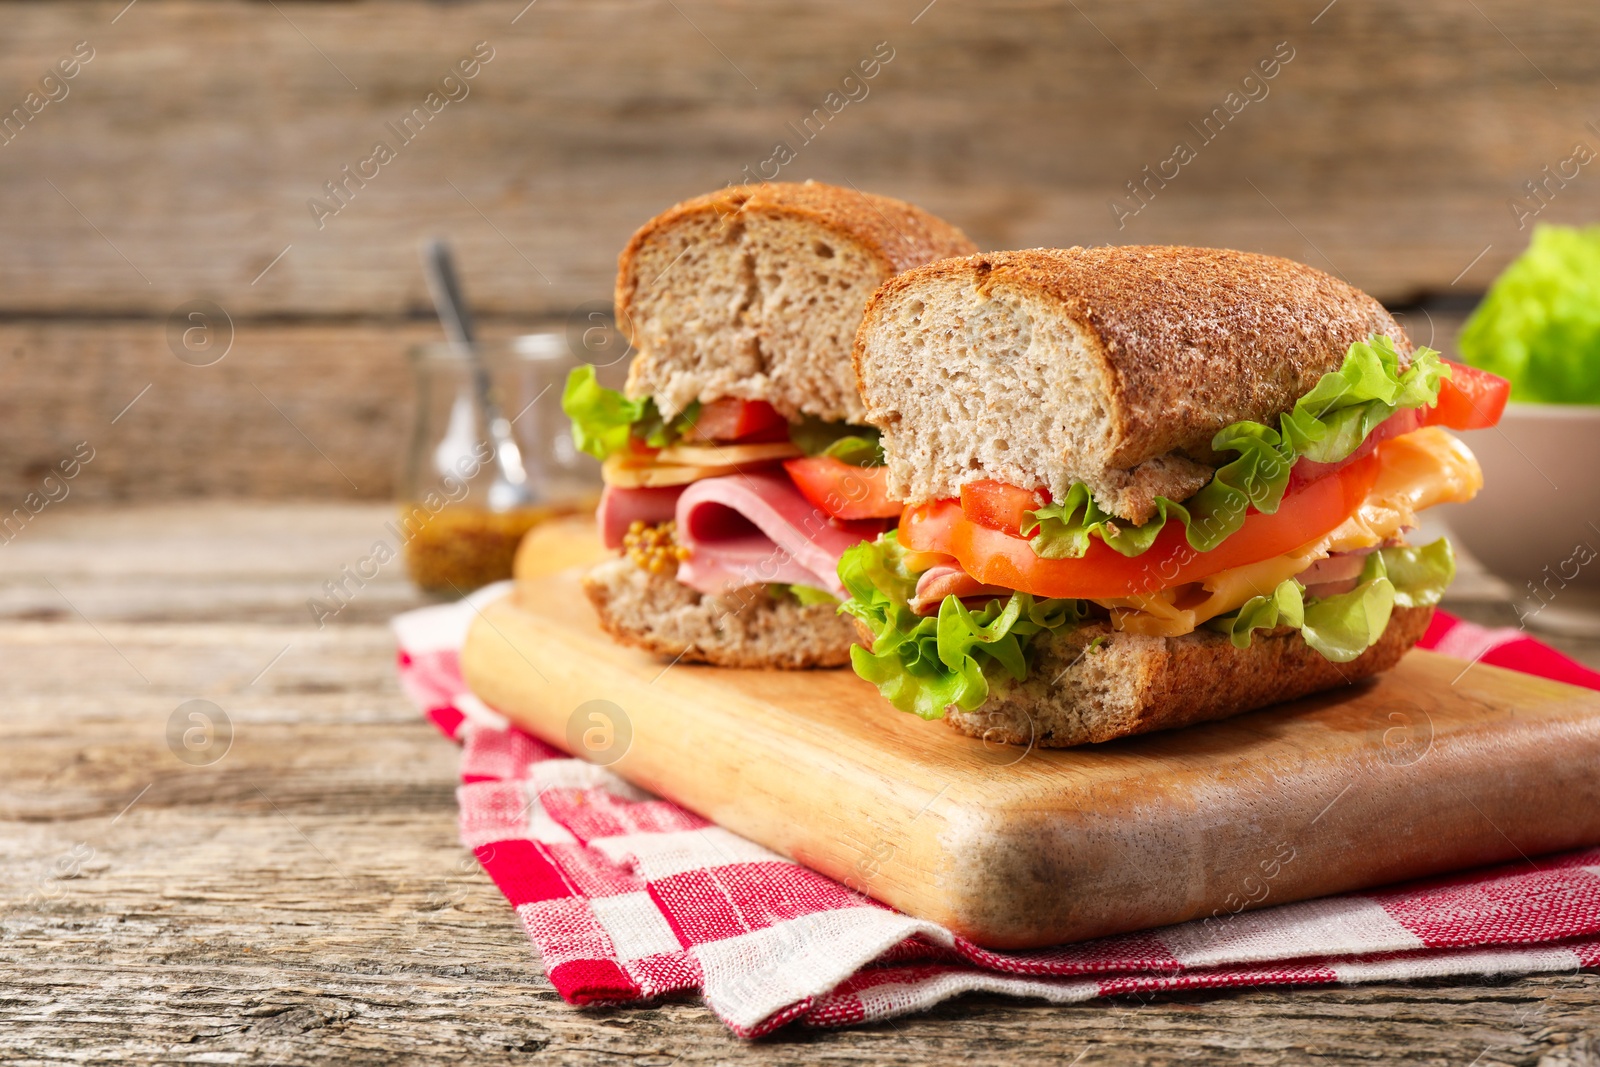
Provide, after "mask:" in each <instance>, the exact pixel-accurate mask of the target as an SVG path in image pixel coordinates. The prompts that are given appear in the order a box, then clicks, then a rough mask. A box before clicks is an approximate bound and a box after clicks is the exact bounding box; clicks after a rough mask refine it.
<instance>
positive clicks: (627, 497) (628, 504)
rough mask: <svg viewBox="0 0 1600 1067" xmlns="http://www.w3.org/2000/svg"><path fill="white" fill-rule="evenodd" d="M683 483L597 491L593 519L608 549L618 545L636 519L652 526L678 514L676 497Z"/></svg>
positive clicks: (610, 486) (611, 487)
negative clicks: (596, 506) (598, 494)
mask: <svg viewBox="0 0 1600 1067" xmlns="http://www.w3.org/2000/svg"><path fill="white" fill-rule="evenodd" d="M682 494H683V486H681V485H673V486H668V487H666V488H664V489H622V488H620V487H618V486H615V485H608V486H606V487H605V489H604V490H603V491H602V492H601V494H600V507H599V509H598V510H597V511H596V512H595V520H596V521H597V522H598V523H599V524H600V537H601V540H603V541H604V542H605V545H606V547H607V548H621V547H622V535H623V534H625V533H627V532H628V527H629V526H631V525H633V524H634V523H635V522H642V523H644V524H645V525H646V526H655V525H658V524H660V523H663V522H666V521H667V520H668V519H671V518H673V517H675V516H676V515H677V511H678V497H679V496H681V495H682Z"/></svg>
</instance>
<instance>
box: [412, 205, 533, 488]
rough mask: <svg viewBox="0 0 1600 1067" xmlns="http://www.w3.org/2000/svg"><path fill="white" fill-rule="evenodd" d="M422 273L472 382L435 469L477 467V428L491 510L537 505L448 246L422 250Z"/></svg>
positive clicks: (454, 410) (456, 406)
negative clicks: (489, 453) (484, 431)
mask: <svg viewBox="0 0 1600 1067" xmlns="http://www.w3.org/2000/svg"><path fill="white" fill-rule="evenodd" d="M422 269H423V274H424V275H426V277H427V279H428V293H429V294H430V295H431V296H432V297H433V306H434V308H435V310H437V311H438V313H439V321H440V323H442V324H443V326H444V333H445V337H447V338H448V339H449V341H450V343H451V344H452V345H454V346H456V348H457V349H458V350H459V351H460V353H461V355H462V356H463V358H465V359H466V361H467V364H468V365H469V367H470V368H471V375H470V380H469V381H468V382H466V383H463V385H462V387H461V390H460V392H458V393H457V394H456V398H455V400H454V402H453V403H452V404H451V406H450V425H449V427H448V428H447V429H446V430H445V436H444V440H442V441H440V442H439V446H438V447H437V448H435V449H434V453H433V459H434V465H435V466H436V467H437V468H438V470H439V472H440V473H441V474H453V475H457V476H459V475H460V474H461V469H462V466H463V465H466V466H470V465H471V464H473V463H474V462H476V460H477V457H476V455H475V454H474V453H475V451H476V448H477V444H478V434H477V428H478V426H479V425H480V424H481V425H484V426H487V427H488V430H489V443H490V445H491V447H492V449H493V452H494V455H493V458H492V460H491V462H493V464H494V468H495V474H494V481H493V482H491V483H490V485H489V510H491V511H510V510H512V509H514V508H520V507H527V506H528V505H530V504H532V503H534V501H535V497H534V494H533V491H532V490H531V489H530V488H529V487H528V472H527V470H526V468H524V467H523V464H522V450H521V449H520V448H518V447H517V442H516V439H515V438H514V437H513V436H512V435H511V423H510V421H509V420H507V419H506V417H505V415H503V414H501V412H500V408H499V405H497V404H496V403H495V402H494V392H493V389H492V386H491V382H490V379H489V368H488V367H486V366H485V365H484V362H483V355H482V353H480V352H479V351H478V348H477V346H476V345H474V344H473V341H472V316H471V314H470V312H468V310H467V302H466V301H465V300H464V299H462V296H461V283H460V282H459V281H457V280H456V270H455V264H454V262H453V261H452V259H451V256H450V246H449V245H447V244H446V243H445V242H444V241H443V240H442V239H440V238H437V237H436V238H434V239H433V240H431V241H428V242H427V243H426V244H424V245H423V246H422Z"/></svg>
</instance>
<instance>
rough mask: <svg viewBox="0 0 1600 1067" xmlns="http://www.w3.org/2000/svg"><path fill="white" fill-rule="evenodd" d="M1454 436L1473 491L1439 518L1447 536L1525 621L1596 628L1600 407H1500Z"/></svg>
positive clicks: (1577, 629)
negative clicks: (1473, 480) (1470, 459)
mask: <svg viewBox="0 0 1600 1067" xmlns="http://www.w3.org/2000/svg"><path fill="white" fill-rule="evenodd" d="M1461 438H1462V440H1464V441H1466V443H1467V445H1468V447H1470V448H1471V449H1472V451H1473V453H1474V454H1475V455H1476V456H1477V457H1478V462H1479V463H1481V464H1482V465H1483V491H1482V492H1481V493H1479V494H1478V496H1477V498H1476V499H1475V500H1473V501H1472V502H1471V503H1470V504H1464V505H1461V506H1459V507H1452V508H1450V509H1449V512H1448V514H1447V515H1446V516H1444V518H1445V521H1446V522H1447V523H1448V524H1449V527H1450V530H1451V532H1452V533H1453V534H1454V535H1455V537H1456V539H1457V540H1459V541H1460V543H1461V545H1462V546H1463V547H1465V548H1466V550H1467V551H1468V552H1470V553H1472V555H1473V556H1475V557H1477V559H1478V561H1479V562H1481V563H1482V564H1483V565H1484V567H1485V568H1486V569H1487V570H1488V571H1489V572H1490V573H1492V574H1493V575H1494V576H1495V577H1497V578H1499V579H1501V580H1502V581H1504V582H1505V583H1506V584H1507V585H1509V586H1510V587H1511V591H1512V603H1513V605H1515V606H1516V610H1517V613H1518V615H1519V616H1520V617H1521V618H1522V621H1523V623H1524V624H1525V625H1527V626H1530V627H1535V628H1539V629H1546V630H1552V631H1557V632H1566V633H1594V632H1600V405H1587V404H1585V405H1578V404H1507V405H1506V411H1505V415H1504V417H1503V418H1501V420H1500V425H1499V426H1496V427H1494V428H1492V429H1488V430H1474V431H1471V432H1469V433H1463V434H1461Z"/></svg>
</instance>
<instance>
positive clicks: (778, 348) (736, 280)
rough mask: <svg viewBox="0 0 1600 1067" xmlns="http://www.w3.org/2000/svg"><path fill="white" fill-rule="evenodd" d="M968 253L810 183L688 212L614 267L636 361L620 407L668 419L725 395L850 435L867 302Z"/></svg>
mask: <svg viewBox="0 0 1600 1067" xmlns="http://www.w3.org/2000/svg"><path fill="white" fill-rule="evenodd" d="M974 251H976V247H975V246H974V245H973V244H972V242H971V241H969V240H968V239H967V237H966V235H965V234H963V233H962V232H961V231H960V230H959V229H957V228H956V227H954V226H951V225H950V224H949V223H947V222H944V221H943V220H942V219H938V218H935V217H934V216H933V215H930V214H928V213H927V212H925V211H923V210H921V209H920V208H917V207H915V206H913V205H911V204H907V203H905V202H903V201H900V200H895V199H892V198H890V197H885V196H876V195H873V194H871V193H862V192H858V191H856V190H855V189H843V188H838V187H836V186H831V185H823V184H821V183H818V182H804V183H793V182H773V183H769V184H764V185H747V186H732V187H729V188H727V189H724V190H721V191H719V192H716V193H712V194H709V195H707V196H702V197H697V198H696V199H693V200H688V201H685V202H684V203H681V204H678V205H676V206H675V207H673V208H671V209H669V210H668V211H666V212H664V213H662V214H661V215H658V216H657V217H655V218H654V219H652V220H650V222H648V223H646V224H645V225H644V226H643V227H642V228H641V229H640V230H639V231H638V232H637V233H635V234H634V235H633V239H632V240H630V241H629V242H628V245H627V247H626V248H625V249H624V250H623V252H622V255H621V257H620V258H619V260H618V271H617V293H616V307H617V318H618V321H619V323H621V324H622V325H623V327H624V329H626V330H627V331H628V332H629V334H630V336H631V338H632V341H633V344H634V346H635V347H636V348H637V350H638V352H637V355H636V356H635V357H634V360H633V363H632V365H631V366H630V368H629V373H628V385H627V391H628V395H629V396H631V397H634V398H642V397H646V396H651V397H654V398H655V401H656V406H657V407H658V408H660V409H661V411H662V412H663V413H664V414H667V415H669V416H670V415H673V414H676V413H677V412H678V411H681V410H682V409H683V408H685V407H687V406H688V405H689V404H691V403H693V402H694V401H697V400H698V401H702V402H706V401H710V400H715V399H717V398H719V397H725V396H727V397H741V398H743V399H746V400H765V401H767V402H769V403H771V404H772V405H773V407H775V408H777V409H778V410H779V411H781V412H782V413H783V414H784V415H785V416H787V417H788V418H790V419H797V418H799V417H800V416H802V415H815V416H818V417H820V418H823V419H828V420H833V421H841V420H842V421H848V422H860V421H861V419H862V416H863V414H864V409H863V408H862V404H861V398H860V395H859V393H858V391H857V389H856V379H855V372H854V370H853V369H852V367H851V349H852V345H853V344H854V340H855V334H856V327H857V326H858V325H859V324H860V322H861V313H862V309H863V308H865V307H866V303H867V299H868V297H870V296H871V295H872V293H873V291H874V290H875V289H877V287H878V286H879V285H881V284H882V283H883V282H884V281H886V280H887V279H889V278H891V277H893V276H894V275H895V274H897V273H899V272H900V271H903V270H906V269H908V268H910V267H915V266H918V265H919V264H923V263H928V262H931V261H933V260H937V259H943V258H947V257H950V256H963V255H967V254H970V253H972V252H974Z"/></svg>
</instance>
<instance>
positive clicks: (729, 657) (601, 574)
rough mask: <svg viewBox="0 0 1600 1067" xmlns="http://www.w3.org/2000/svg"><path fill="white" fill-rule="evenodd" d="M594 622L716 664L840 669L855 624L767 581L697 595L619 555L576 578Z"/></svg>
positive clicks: (633, 640) (654, 647) (623, 637)
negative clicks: (722, 593) (724, 593)
mask: <svg viewBox="0 0 1600 1067" xmlns="http://www.w3.org/2000/svg"><path fill="white" fill-rule="evenodd" d="M583 591H584V593H585V594H587V595H588V597H589V602H590V603H591V604H593V605H594V610H595V613H596V614H598V615H599V616H600V626H601V628H602V629H604V630H605V631H606V633H608V634H610V635H611V636H612V637H614V638H616V640H617V641H618V642H620V643H621V644H624V645H632V646H633V647H635V648H642V649H644V650H645V651H647V652H653V653H655V654H656V655H658V656H662V657H664V658H666V659H671V660H676V661H678V662H682V663H714V664H716V665H717V666H719V667H784V668H789V669H795V670H798V669H803V668H807V667H843V666H844V665H845V664H847V663H849V662H850V646H851V645H852V644H853V643H854V642H855V625H854V623H853V622H852V620H851V619H850V618H849V617H847V616H842V615H839V614H838V613H837V611H836V610H835V608H834V606H833V605H831V604H812V605H805V604H801V603H800V602H799V601H798V600H795V599H794V598H793V597H790V596H785V595H782V594H776V593H774V592H773V591H772V589H771V587H769V586H764V585H763V586H750V587H748V588H746V589H740V590H736V591H734V592H732V593H730V594H728V595H727V596H720V597H713V596H705V595H703V594H701V593H697V592H695V591H694V590H693V589H690V588H689V587H688V586H686V585H683V584H681V583H679V582H678V581H677V580H675V579H674V578H672V577H671V576H670V575H661V574H653V573H651V572H650V571H646V570H644V569H642V568H640V567H638V566H636V565H635V564H634V563H633V562H632V561H631V560H629V559H626V558H618V559H610V560H607V561H606V562H604V563H601V564H599V565H598V566H596V567H594V568H593V569H592V570H590V571H589V572H588V573H587V574H585V575H584V577H583Z"/></svg>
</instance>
